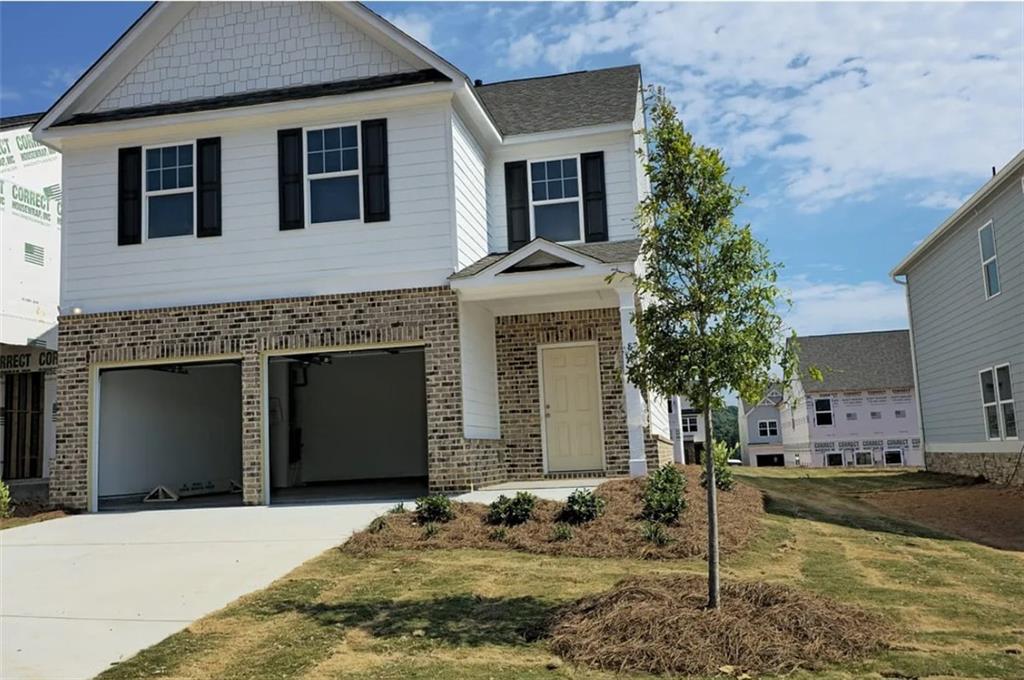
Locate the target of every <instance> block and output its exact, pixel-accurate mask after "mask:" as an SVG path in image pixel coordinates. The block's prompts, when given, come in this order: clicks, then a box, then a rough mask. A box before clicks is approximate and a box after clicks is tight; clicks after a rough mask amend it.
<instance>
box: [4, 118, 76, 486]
mask: <svg viewBox="0 0 1024 680" xmlns="http://www.w3.org/2000/svg"><path fill="white" fill-rule="evenodd" d="M41 115H42V114H29V115H23V116H11V117H8V118H0V460H2V461H3V462H2V465H0V479H3V480H4V481H5V482H7V483H8V484H9V486H10V488H11V492H12V494H13V495H14V496H15V497H16V498H18V499H20V500H30V499H36V498H38V499H42V500H45V498H46V478H47V477H48V476H49V472H50V460H51V459H52V458H53V454H54V447H55V441H56V440H55V431H54V422H53V412H54V404H55V402H56V395H57V376H56V370H57V353H56V351H55V350H56V349H57V333H56V327H57V304H58V294H57V289H58V287H59V277H60V229H61V178H60V154H59V153H57V152H56V151H54V150H52V149H48V148H47V147H45V146H43V145H42V144H40V143H39V142H37V141H36V140H35V139H33V138H32V134H31V133H30V132H29V128H30V127H31V126H32V124H33V123H35V122H36V121H37V120H38V119H39V117H40V116H41Z"/></svg>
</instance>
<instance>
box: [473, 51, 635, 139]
mask: <svg viewBox="0 0 1024 680" xmlns="http://www.w3.org/2000/svg"><path fill="white" fill-rule="evenodd" d="M640 85H641V76H640V66H639V65H638V64H632V65H630V66H618V67H615V68H605V69H598V70H594V71H577V72H575V73H565V74H562V75H555V76H542V77H540V78H526V79H523V80H506V81H503V82H498V83H490V84H487V85H477V86H476V87H475V88H474V89H475V90H476V93H477V95H478V96H479V97H480V99H481V101H483V104H484V107H485V108H486V109H487V111H488V113H490V115H491V117H492V118H493V119H494V122H495V124H496V125H497V126H498V129H499V130H500V131H501V132H502V134H505V135H522V134H530V133H535V132H547V131H550V130H565V129H570V128H578V127H588V126H591V125H604V124H608V123H622V122H629V123H631V122H632V121H633V119H634V118H635V116H636V100H637V92H638V89H639V88H640Z"/></svg>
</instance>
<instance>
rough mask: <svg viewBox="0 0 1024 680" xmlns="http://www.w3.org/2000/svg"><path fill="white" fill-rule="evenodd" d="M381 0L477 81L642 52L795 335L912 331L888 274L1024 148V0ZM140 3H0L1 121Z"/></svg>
mask: <svg viewBox="0 0 1024 680" xmlns="http://www.w3.org/2000/svg"><path fill="white" fill-rule="evenodd" d="M369 5H370V6H371V7H372V8H373V9H374V10H376V11H377V12H379V13H380V14H382V15H384V16H385V17H387V18H389V19H391V20H392V21H394V22H395V23H396V24H398V25H399V26H400V27H401V28H402V29H403V30H406V31H407V32H409V33H411V34H412V35H413V36H415V37H417V38H418V39H420V40H422V41H423V42H425V43H426V44H428V45H429V46H431V47H432V48H433V49H434V50H436V51H437V52H439V53H440V54H442V55H443V56H445V57H446V58H447V59H448V60H449V61H451V62H453V63H454V64H455V65H456V66H458V67H460V68H461V69H462V70H463V71H465V72H466V73H468V74H469V75H470V76H471V77H473V78H481V79H483V80H485V81H495V80H504V79H508V78H520V77H528V76H535V75H543V74H549V73H559V72H565V71H573V70H579V69H588V68H600V67H604V66H614V65H618V64H625V63H634V62H637V63H640V64H641V65H642V66H643V69H644V79H645V81H646V82H647V83H648V84H659V85H664V86H665V87H666V88H667V89H668V91H669V93H670V95H671V96H672V98H673V100H674V101H675V102H676V104H677V106H679V108H680V109H681V112H682V116H683V119H684V121H685V122H686V124H687V126H688V127H689V128H690V129H691V130H692V131H693V132H694V133H695V134H696V136H697V138H698V139H699V140H700V141H702V142H704V143H708V144H714V145H716V146H719V147H721V148H722V149H723V150H724V152H725V155H726V158H727V159H728V161H729V163H730V165H731V167H732V170H733V175H734V178H735V180H736V181H737V182H738V183H740V184H743V185H745V186H746V187H747V188H748V191H749V194H750V195H749V198H748V200H747V203H746V204H745V205H744V207H743V209H742V211H741V215H740V217H741V218H742V219H743V220H744V221H748V222H750V223H751V224H752V225H753V227H754V229H755V231H756V233H757V234H758V236H759V237H760V238H761V239H762V240H764V241H765V242H766V243H767V244H768V246H769V248H770V249H771V251H772V254H773V256H774V258H775V259H776V260H778V261H781V262H783V263H784V264H785V269H784V271H783V277H782V278H783V280H784V283H785V285H786V286H787V287H788V288H789V289H790V290H791V291H792V297H793V300H794V303H795V304H794V307H793V309H792V310H790V311H789V312H788V315H789V319H790V321H791V323H792V324H793V325H794V327H795V328H796V329H797V331H798V332H800V333H818V332H832V331H844V330H871V329H879V328H894V327H904V326H905V325H906V318H905V313H904V306H903V294H902V290H901V289H900V288H899V287H898V286H895V285H894V284H892V283H891V282H890V281H889V280H888V275H887V272H888V271H889V269H890V268H891V267H892V266H893V265H894V264H895V263H896V262H898V261H899V260H900V258H901V257H902V256H903V255H904V254H906V253H907V252H908V251H909V250H910V249H911V248H912V247H913V245H914V244H915V243H916V242H918V241H919V240H920V239H922V238H923V237H924V236H925V235H926V234H927V233H928V232H930V231H931V230H932V229H934V228H935V227H936V226H937V225H938V224H939V223H940V222H941V221H942V220H943V219H944V218H945V217H946V216H947V215H948V214H949V213H950V212H951V211H952V210H953V209H954V208H955V207H956V206H957V205H959V204H960V203H961V202H962V201H963V199H965V198H966V197H967V196H969V195H970V194H971V193H973V191H974V190H975V189H977V188H978V187H979V186H980V185H981V184H982V183H984V182H985V180H986V179H987V178H988V177H989V176H990V174H991V167H992V166H1002V165H1003V164H1004V163H1006V162H1007V161H1008V160H1009V159H1010V158H1011V157H1012V156H1013V155H1014V154H1015V153H1016V152H1017V151H1019V150H1020V149H1021V148H1022V147H1024V48H1022V45H1024V3H1015V4H1010V3H1006V4H980V3H978V4H969V5H968V4H954V3H942V4H926V3H913V4H888V3H872V4H852V3H851V4H834V3H827V4H825V3H822V4H812V3H801V4H779V5H776V4H754V3H749V4H730V3H715V4H696V3H692V4H691V3H686V4H672V5H664V4H654V3H644V4H628V3H550V4H544V3H494V4H487V3H464V4H457V3H407V2H406V3H383V2H371V3H369ZM145 7H146V4H145V3H73V4H72V3H66V4H65V3H52V4H47V3H39V4H28V3H10V2H4V3H0V115H4V116H8V115H14V114H17V113H25V112H31V111H38V110H43V109H45V108H47V107H48V106H49V105H50V104H51V103H52V101H53V100H54V99H55V98H56V97H57V96H59V95H60V94H61V92H62V91H63V90H64V88H65V87H66V86H67V85H68V84H70V83H71V82H72V81H73V80H74V78H76V77H77V76H78V75H79V74H80V73H81V72H82V71H83V70H84V69H85V68H86V67H87V66H89V65H90V64H91V63H92V62H93V61H94V60H95V59H96V58H97V57H98V56H99V55H100V54H101V53H102V52H103V51H104V50H105V49H106V48H107V47H108V46H109V45H110V43H111V42H112V41H113V40H114V39H116V38H117V36H118V35H120V34H121V32H122V31H123V30H124V29H125V28H127V27H128V25H129V24H131V22H132V21H133V20H134V19H135V18H136V17H137V16H138V15H139V14H140V13H141V12H142V11H143V10H144V9H145Z"/></svg>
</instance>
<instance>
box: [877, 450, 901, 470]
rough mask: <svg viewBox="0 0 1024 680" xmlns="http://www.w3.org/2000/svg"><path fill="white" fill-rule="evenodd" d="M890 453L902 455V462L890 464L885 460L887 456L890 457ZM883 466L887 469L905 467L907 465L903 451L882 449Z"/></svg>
mask: <svg viewBox="0 0 1024 680" xmlns="http://www.w3.org/2000/svg"><path fill="white" fill-rule="evenodd" d="M890 453H898V454H900V462H898V463H890V462H888V461H887V460H886V459H885V457H886V456H887V455H889V454H890ZM882 465H883V466H885V467H890V466H899V467H903V466H904V465H906V456H905V455H904V453H903V449H882Z"/></svg>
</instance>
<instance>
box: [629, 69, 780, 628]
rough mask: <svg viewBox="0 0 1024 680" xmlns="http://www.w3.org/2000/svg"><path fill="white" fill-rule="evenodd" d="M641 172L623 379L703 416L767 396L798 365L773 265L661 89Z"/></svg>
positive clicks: (712, 501)
mask: <svg viewBox="0 0 1024 680" xmlns="http://www.w3.org/2000/svg"><path fill="white" fill-rule="evenodd" d="M648 115H649V117H650V122H651V126H650V128H649V129H648V130H647V132H646V142H647V154H646V157H645V159H644V170H645V172H646V174H647V177H648V178H649V179H650V182H651V191H650V194H649V195H648V196H647V198H645V199H644V200H643V201H642V202H641V203H640V206H639V208H638V210H637V225H638V228H639V233H640V239H641V245H640V255H641V259H642V261H643V267H642V268H640V270H639V273H638V274H637V275H635V276H634V277H633V278H634V284H635V286H636V290H637V292H638V294H639V296H640V300H641V304H640V305H639V306H638V308H637V312H636V314H635V316H634V323H635V324H636V331H637V343H636V344H635V345H633V346H631V347H630V348H629V349H628V351H627V367H626V370H627V374H628V376H629V379H630V380H631V381H632V382H633V383H634V384H636V385H638V386H639V387H641V388H642V389H645V390H655V391H657V392H659V393H661V394H666V395H671V394H681V395H684V396H685V397H686V398H687V399H688V400H689V401H690V403H691V404H692V405H693V407H694V408H696V409H699V410H700V411H701V412H702V413H703V414H704V427H705V430H706V441H707V442H708V444H707V446H708V449H709V450H710V449H711V446H712V442H713V436H714V429H713V427H712V422H711V413H712V411H713V410H714V409H717V408H721V407H722V406H724V403H723V400H722V396H721V395H722V393H723V392H724V391H727V390H732V391H735V392H737V393H739V395H740V396H741V397H743V398H744V399H746V400H748V401H756V400H759V399H760V398H761V396H762V395H763V394H764V393H765V391H766V389H767V387H768V384H769V382H770V380H771V371H772V369H773V367H774V366H779V367H780V368H781V369H782V372H783V380H784V381H786V382H787V383H788V381H789V379H790V377H791V375H792V371H793V370H794V368H795V365H796V361H795V360H796V346H795V343H787V342H786V338H785V334H784V324H783V321H782V318H781V317H780V316H779V314H778V312H777V304H778V303H779V302H780V301H783V294H782V291H781V290H780V288H779V287H778V286H777V283H776V281H777V269H778V267H779V265H777V264H775V263H773V262H772V261H771V260H769V257H768V251H767V249H766V248H765V246H764V245H762V244H761V243H760V242H759V241H757V240H756V239H755V238H754V237H753V235H752V234H751V232H750V227H749V225H747V226H739V225H737V224H736V223H735V222H734V221H733V213H734V212H735V210H736V208H737V206H739V204H740V200H741V198H742V197H743V195H744V193H745V191H744V189H742V188H740V187H737V186H734V185H733V184H732V183H731V182H730V181H729V179H728V178H727V175H728V170H729V169H728V167H726V165H725V163H724V162H723V160H722V156H721V153H720V152H719V151H718V150H717V149H714V148H711V147H707V146H701V145H699V144H697V143H695V142H694V140H693V137H692V136H691V135H690V133H688V132H687V131H686V129H685V128H684V127H683V123H682V122H681V121H680V120H679V117H678V114H677V112H676V109H675V107H674V106H673V105H672V103H671V102H670V101H669V99H668V97H667V96H666V95H665V92H664V90H662V89H655V90H652V91H651V92H650V93H649V97H648ZM704 462H705V464H706V466H707V472H706V474H707V479H708V484H707V505H708V607H711V608H717V607H718V606H719V568H718V507H717V493H716V488H715V469H714V461H713V456H710V455H706V456H704Z"/></svg>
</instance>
